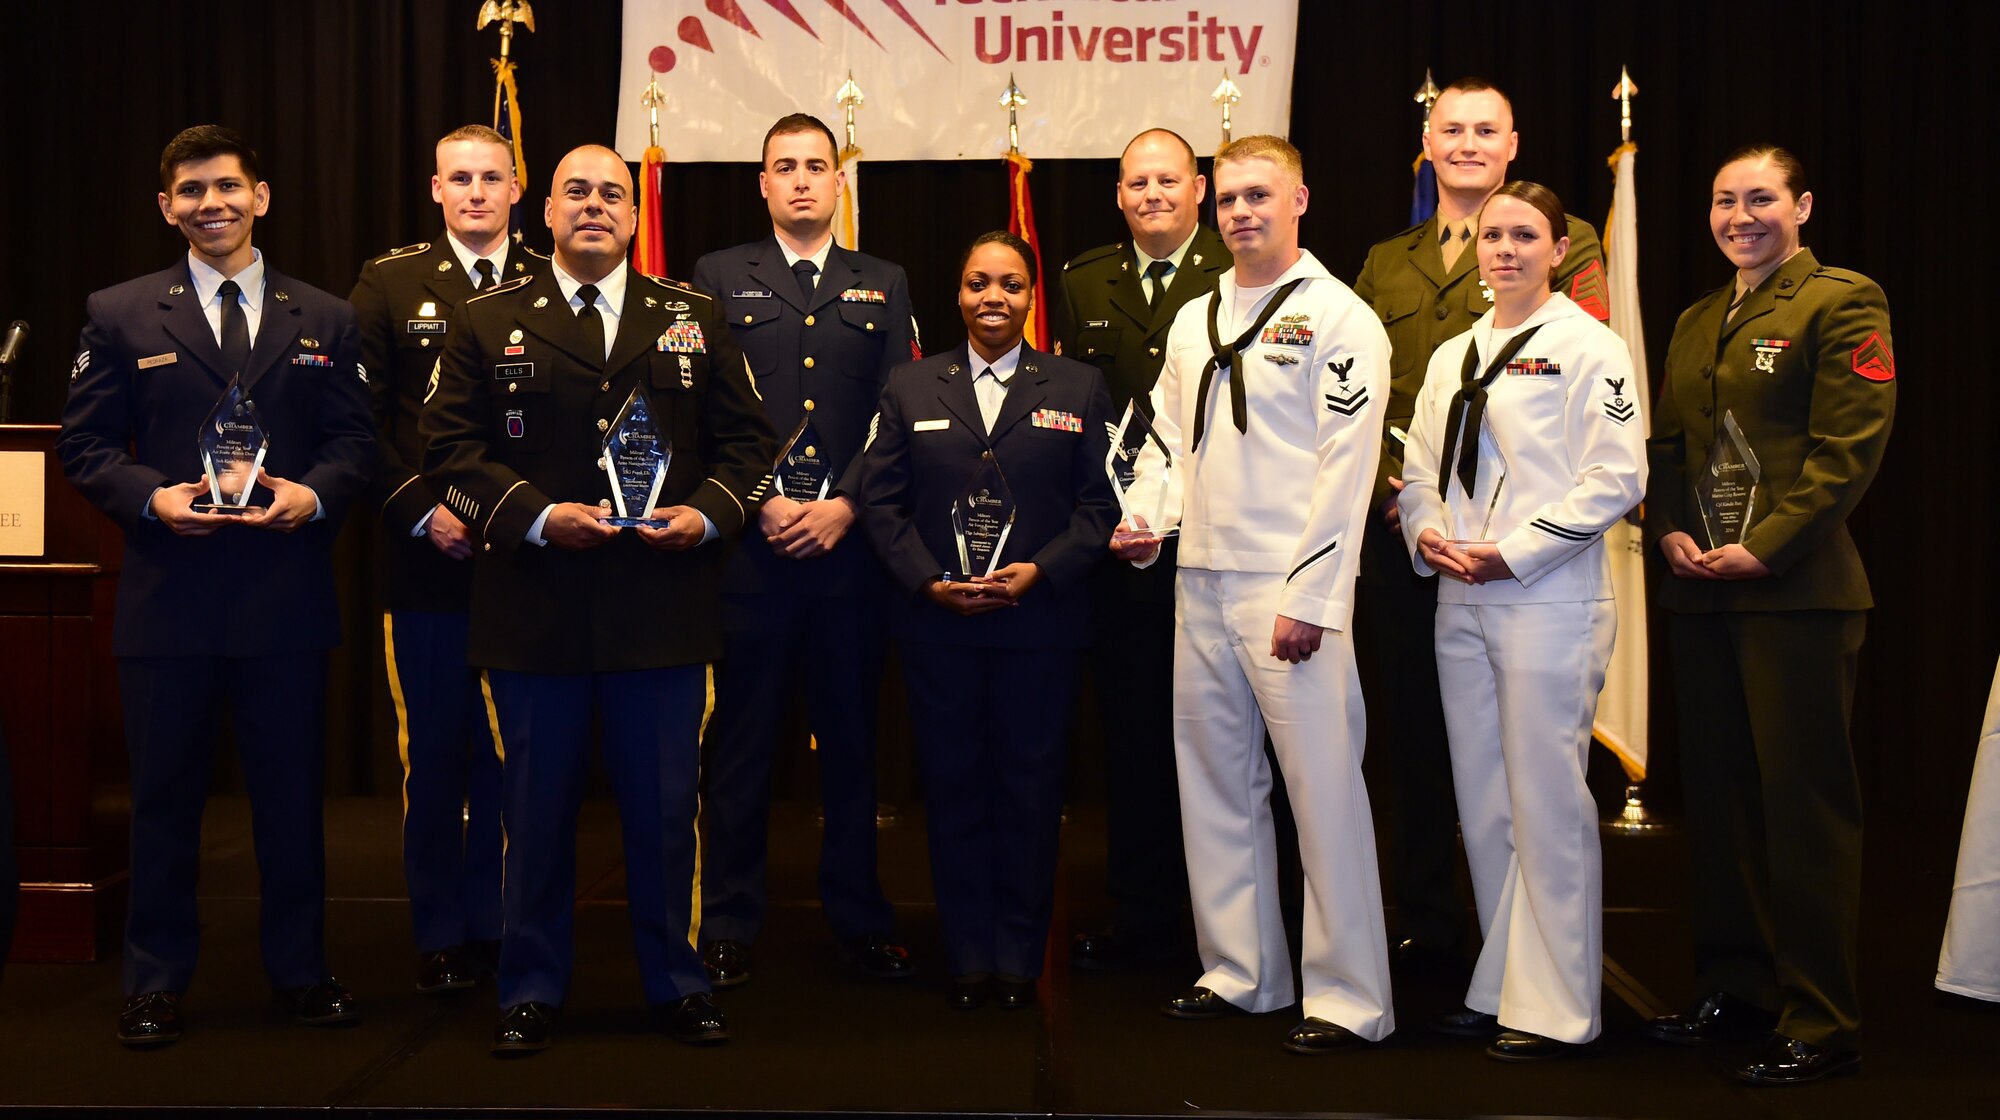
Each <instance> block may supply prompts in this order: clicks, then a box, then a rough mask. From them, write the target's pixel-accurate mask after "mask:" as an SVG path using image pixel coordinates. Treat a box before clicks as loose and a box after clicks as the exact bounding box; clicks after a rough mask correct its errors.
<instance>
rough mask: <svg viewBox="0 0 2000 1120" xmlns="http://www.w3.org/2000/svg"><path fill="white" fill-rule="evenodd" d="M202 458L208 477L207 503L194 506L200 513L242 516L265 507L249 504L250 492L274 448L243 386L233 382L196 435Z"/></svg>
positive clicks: (235, 381)
mask: <svg viewBox="0 0 2000 1120" xmlns="http://www.w3.org/2000/svg"><path fill="white" fill-rule="evenodd" d="M195 446H196V449H197V450H198V451H199V452H200V454H201V470H202V473H203V474H205V475H207V476H208V497H209V500H208V501H206V502H195V503H193V505H192V508H193V510H194V512H196V513H226V514H232V515H235V516H239V517H240V516H242V515H243V514H246V513H254V512H256V511H258V510H260V509H262V508H263V507H261V506H253V505H250V504H249V501H250V491H251V490H252V489H253V488H255V487H256V485H257V472H258V470H259V469H261V468H262V467H263V465H264V453H265V452H267V451H269V450H270V448H271V436H270V433H268V432H266V431H265V430H264V421H263V420H262V419H261V418H259V417H258V415H257V405H256V404H255V402H253V401H251V399H250V397H249V395H248V394H246V393H244V391H243V382H242V381H240V380H238V379H237V378H234V377H232V378H230V379H229V388H227V389H224V390H223V391H222V398H221V399H220V400H218V401H216V402H215V407H214V408H212V409H209V410H208V418H207V419H205V420H203V421H202V422H201V429H200V430H199V431H197V432H196V433H195Z"/></svg>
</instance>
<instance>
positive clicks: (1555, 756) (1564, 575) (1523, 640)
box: [1399, 182, 1646, 1061]
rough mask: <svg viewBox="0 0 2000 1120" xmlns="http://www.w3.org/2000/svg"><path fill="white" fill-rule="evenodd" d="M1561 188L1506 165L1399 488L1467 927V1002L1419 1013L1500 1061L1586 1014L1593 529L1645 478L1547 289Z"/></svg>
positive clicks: (1625, 400)
mask: <svg viewBox="0 0 2000 1120" xmlns="http://www.w3.org/2000/svg"><path fill="white" fill-rule="evenodd" d="M1564 228H1565V225H1564V216H1563V210H1562V203H1561V202H1560V201H1559V200H1558V199H1557V198H1556V196H1555V194H1554V193H1553V192H1551V191H1550V190H1549V189H1548V188H1546V187H1543V186H1539V185H1537V184H1534V183H1525V182H1510V183H1507V184H1506V185H1504V186H1502V187H1501V188H1500V189H1499V190H1498V191H1497V192H1495V193H1494V195H1493V197H1492V198H1491V199H1489V200H1488V201H1487V203H1486V206H1485V208H1484V209H1483V210H1482V211H1481V215H1480V218H1479V221H1478V226H1477V229H1478V236H1477V239H1476V241H1475V246H1476V248H1477V251H1478V253H1479V272H1480V276H1481V277H1482V278H1483V279H1484V280H1485V281H1486V283H1487V286H1488V287H1489V288H1491V289H1492V291H1493V293H1494V307H1493V309H1492V310H1491V311H1488V312H1487V313H1486V314H1485V315H1484V316H1482V317H1481V318H1480V319H1479V321H1478V322H1477V323H1475V324H1474V325H1473V328H1472V329H1471V330H1470V331H1467V332H1466V333H1464V334H1461V335H1459V336H1457V337H1456V338H1452V339H1449V340H1447V341H1446V342H1445V343H1444V344H1443V345H1442V346H1440V347H1439V348H1438V350H1437V352H1436V353H1435V354H1434V355H1432V357H1431V362H1430V368H1429V372H1428V375H1427V378H1426V380H1425V382H1424V387H1423V390H1422V392H1421V393H1420V394H1419V395H1418V397H1417V402H1416V414H1415V419H1414V426H1413V429H1412V431H1411V433H1410V441H1409V447H1408V448H1407V449H1406V450H1407V454H1406V457H1405V460H1404V467H1405V471H1404V481H1405V486H1404V489H1403V493H1402V496H1401V498H1400V499H1399V505H1400V508H1401V513H1402V520H1403V534H1404V537H1405V540H1406V541H1407V543H1408V546H1409V548H1410V552H1411V557H1412V562H1413V563H1414V565H1415V567H1416V570H1417V571H1418V572H1419V573H1421V574H1424V575H1429V574H1431V573H1432V572H1433V571H1435V572H1437V573H1438V574H1440V575H1442V576H1444V577H1445V579H1444V581H1443V582H1441V583H1440V584H1439V585H1438V611H1437V657H1438V679H1439V682H1440V684H1441V685H1442V687H1443V690H1444V713H1445V727H1446V730H1447V732H1448V733H1449V736H1450V740H1451V764H1452V780H1453V782H1454V784H1455V785H1456V787H1457V791H1458V818H1459V821H1460V828H1461V830H1462V832H1463V835H1464V838H1465V852H1466V857H1467V862H1468V863H1469V864H1470V866H1471V870H1472V888H1473V897H1474V901H1475V902H1476V903H1477V906H1478V911H1479V924H1480V928H1481V930H1482V932H1483V934H1484V937H1485V943H1484V945H1483V946H1482V948H1481V950H1480V954H1479V962H1478V964H1477V965H1476V966H1475V967H1474V970H1473V975H1472V983H1471V985H1470V987H1469V989H1468V990H1467V992H1466V996H1465V1004H1466V1009H1465V1010H1463V1011H1459V1012H1453V1013H1451V1014H1448V1015H1445V1016H1442V1017H1441V1018H1440V1019H1438V1020H1437V1021H1436V1022H1435V1023H1434V1024H1433V1025H1434V1026H1435V1027H1437V1028H1438V1029H1439V1030H1442V1031H1445V1032H1446V1033H1450V1034H1459V1035H1468V1036H1482V1037H1490V1038H1491V1040H1492V1041H1491V1043H1490V1044H1489V1045H1488V1047H1487V1050H1486V1052H1487V1054H1488V1055H1489V1056H1491V1057H1493V1058H1496V1059H1499V1060H1502V1061H1531V1060H1538V1059H1543V1058H1554V1057H1562V1056H1565V1055H1568V1054H1571V1053H1574V1052H1575V1051H1576V1050H1577V1048H1578V1047H1579V1046H1581V1045H1582V1044H1584V1043H1587V1042H1589V1041H1590V1040H1592V1039H1594V1038H1596V1037H1597V1034H1598V1032H1599V1030H1600V1029H1601V1025H1602V1023H1601V1018H1602V1017H1601V1007H1600V1004H1601V996H1602V987H1601V983H1600V979H1599V971H1600V965H1599V961H1600V959H1601V957H1602V956H1603V944H1604V938H1603V892H1602V880H1603V860H1602V854H1601V853H1600V851H1599V849H1598V840H1597V807H1596V803H1595V802H1594V801H1593V800H1592V799H1591V795H1590V790H1589V789H1588V788H1587V787H1586V786H1585V784H1584V770H1585V766H1586V761H1587V755H1588V753H1589V750H1590V726H1591V721H1592V718H1593V716H1594V714H1595V712H1596V708H1597V693H1598V689H1599V688H1600V687H1601V686H1602V685H1603V683H1604V669H1605V666H1606V665H1607V664H1608V663H1609V661H1610V659H1611V640H1612V636H1613V634H1614V633H1615V631H1616V629H1617V612H1616V609H1615V607H1614V606H1613V603H1612V586H1611V569H1610V564H1609V560H1608V558H1607V556H1606V553H1605V545H1604V536H1603V534H1604V531H1605V530H1606V529H1608V528H1610V527H1611V526H1612V525H1614V524H1616V523H1617V521H1618V519H1619V518H1621V517H1623V516H1625V514H1626V513H1627V512H1628V511H1630V510H1631V509H1632V508H1633V507H1634V506H1636V505H1637V504H1638V502H1639V499H1640V497H1641V496H1642V495H1643V494H1644V493H1645V488H1646V446H1645V421H1644V419H1643V417H1642V416H1641V414H1640V413H1639V409H1638V397H1639V388H1638V386H1637V385H1636V383H1635V382H1634V381H1633V380H1632V362H1631V357H1630V355H1629V353H1628V351H1627V350H1626V347H1625V343H1624V342H1623V341H1621V340H1620V339H1619V338H1618V336H1617V335H1615V334H1613V333H1612V332H1611V330H1610V329H1609V328H1607V327H1605V326H1604V325H1603V324H1602V323H1600V322H1598V321H1597V320H1596V319H1594V318H1592V317H1591V315H1590V314H1589V313H1588V312H1586V311H1584V310H1583V309H1582V308H1580V307H1578V306H1577V305H1576V303H1575V302H1574V301H1572V300H1571V299H1570V298H1569V297H1568V296H1565V295H1563V294H1561V293H1560V292H1554V291H1551V290H1550V287H1549V277H1550V275H1551V270H1552V269H1553V268H1554V267H1555V266H1556V265H1557V264H1559V263H1560V262H1561V261H1562V258H1563V256H1564V254H1565V253H1566V252H1567V251H1568V249H1569V239H1568V238H1567V237H1560V238H1557V237H1553V236H1551V231H1552V230H1558V229H1564Z"/></svg>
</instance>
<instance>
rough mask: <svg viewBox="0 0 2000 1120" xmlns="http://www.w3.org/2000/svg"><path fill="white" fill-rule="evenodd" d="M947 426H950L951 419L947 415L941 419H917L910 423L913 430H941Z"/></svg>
mask: <svg viewBox="0 0 2000 1120" xmlns="http://www.w3.org/2000/svg"><path fill="white" fill-rule="evenodd" d="M949 427H951V420H950V418H949V417H947V418H945V419H943V420H919V421H917V422H916V423H914V424H912V425H910V430H911V431H913V432H942V431H944V430H945V429H946V428H949Z"/></svg>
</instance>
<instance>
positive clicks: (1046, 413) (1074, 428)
mask: <svg viewBox="0 0 2000 1120" xmlns="http://www.w3.org/2000/svg"><path fill="white" fill-rule="evenodd" d="M1028 422H1029V423H1030V424H1033V425H1034V426H1035V427H1037V428H1047V429H1049V430H1050V431H1056V432H1077V433H1079V434H1080V433H1082V431H1083V417H1081V416H1078V415H1077V414H1076V413H1074V412H1064V411H1062V410H1061V409H1055V408H1038V409H1036V410H1035V411H1034V413H1033V414H1032V415H1030V416H1029V417H1028Z"/></svg>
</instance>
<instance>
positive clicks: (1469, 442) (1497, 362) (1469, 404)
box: [1438, 323, 1542, 497]
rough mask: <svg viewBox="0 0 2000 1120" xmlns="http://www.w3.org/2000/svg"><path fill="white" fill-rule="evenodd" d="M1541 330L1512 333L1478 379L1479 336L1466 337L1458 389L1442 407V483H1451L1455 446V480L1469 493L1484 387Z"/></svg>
mask: <svg viewBox="0 0 2000 1120" xmlns="http://www.w3.org/2000/svg"><path fill="white" fill-rule="evenodd" d="M1541 329H1542V325H1541V324H1540V323H1536V324H1535V325H1534V326H1532V327H1529V328H1528V329H1527V330H1524V331H1522V332H1521V333H1520V334H1517V335H1515V336H1514V338H1513V340H1512V341H1510V342H1509V343H1507V346H1506V348H1505V349H1503V350H1501V351H1500V354H1499V356H1498V357H1496V358H1494V359H1493V362H1492V364H1491V365H1489V366H1487V367H1486V372H1485V373H1484V374H1481V375H1480V377H1479V378H1478V379H1477V380H1474V379H1473V374H1474V373H1476V372H1478V370H1479V347H1477V346H1475V345H1473V343H1474V342H1477V341H1478V339H1477V338H1476V337H1475V338H1473V339H1468V340H1467V342H1466V346H1465V365H1464V366H1463V367H1461V368H1460V369H1459V372H1458V378H1459V387H1458V392H1457V393H1456V394H1454V395H1453V396H1452V398H1451V404H1450V405H1448V406H1446V408H1445V417H1446V420H1445V429H1444V454H1443V455H1440V456H1438V472H1439V474H1440V475H1442V476H1445V486H1449V485H1450V478H1449V474H1448V472H1450V471H1451V469H1452V453H1453V449H1454V448H1456V450H1457V454H1458V463H1457V467H1458V470H1457V474H1458V481H1459V483H1460V484H1461V485H1463V486H1464V487H1465V493H1466V495H1467V496H1468V497H1470V496H1471V494H1472V484H1473V483H1474V482H1475V481H1477V480H1478V478H1479V426H1480V423H1481V422H1482V421H1483V420H1484V419H1485V417H1486V387H1487V386H1488V385H1491V384H1492V383H1493V379H1494V378H1496V377H1498V376H1500V370H1501V369H1502V368H1504V367H1505V366H1506V365H1507V363H1508V362H1509V361H1511V360H1512V359H1513V357H1514V355H1516V354H1518V353H1520V352H1521V347H1523V346H1525V345H1527V343H1528V340H1529V339H1531V338H1533V337H1535V332H1536V331H1538V330H1541ZM1461 428H1462V429H1463V430H1464V436H1463V439H1462V440H1461V437H1460V434H1459V433H1460V429H1461ZM1444 489H1445V487H1443V486H1441V487H1439V488H1438V492H1439V494H1440V496H1442V494H1443V492H1444Z"/></svg>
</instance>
